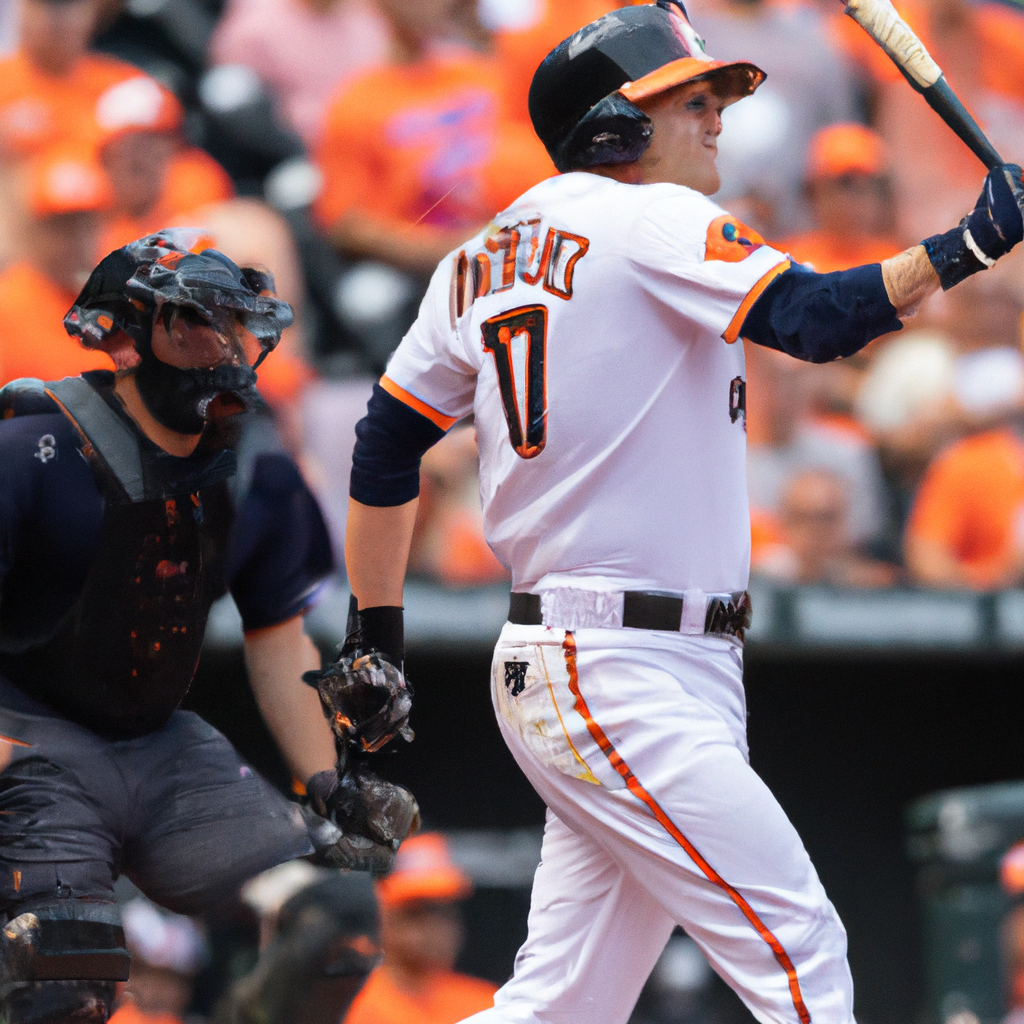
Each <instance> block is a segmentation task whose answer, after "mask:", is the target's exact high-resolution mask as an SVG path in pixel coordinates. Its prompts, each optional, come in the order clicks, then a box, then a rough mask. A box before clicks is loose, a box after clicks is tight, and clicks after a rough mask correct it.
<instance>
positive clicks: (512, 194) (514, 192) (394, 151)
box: [316, 51, 554, 232]
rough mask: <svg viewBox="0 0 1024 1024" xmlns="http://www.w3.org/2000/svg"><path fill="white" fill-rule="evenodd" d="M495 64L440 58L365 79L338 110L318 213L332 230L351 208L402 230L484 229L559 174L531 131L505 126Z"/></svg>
mask: <svg viewBox="0 0 1024 1024" xmlns="http://www.w3.org/2000/svg"><path fill="white" fill-rule="evenodd" d="M501 98H502V97H501V88H500V85H499V83H498V82H497V81H496V80H495V75H494V67H493V64H492V63H491V62H490V61H487V60H484V59H483V58H481V57H478V56H476V55H475V54H471V53H464V52H461V51H459V52H451V51H449V52H444V53H440V52H439V53H435V54H433V55H430V56H428V57H426V58H424V59H423V60H421V61H418V62H416V63H414V64H391V65H388V66H386V67H382V68H379V69H376V70H373V71H369V72H367V73H366V74H364V75H362V76H361V77H359V78H358V79H356V80H355V81H354V82H352V83H351V84H350V85H349V86H347V87H346V88H345V89H344V90H343V91H342V92H341V93H340V94H339V95H338V96H336V97H335V99H334V101H333V102H332V103H331V105H330V108H329V109H328V113H327V119H326V122H325V125H324V131H323V141H322V144H321V147H320V150H319V154H318V161H317V162H318V164H319V166H320V169H321V171H322V172H323V175H324V187H323V190H322V192H321V194H320V197H319V199H318V200H317V204H316V213H317V215H318V216H319V218H320V220H321V222H322V223H323V224H324V226H325V227H327V228H330V227H331V226H333V225H334V224H337V223H338V221H339V220H340V219H341V218H342V217H343V216H344V215H345V214H346V213H348V212H349V211H350V210H359V211H361V212H363V213H366V214H370V215H372V216H375V217H377V218H379V219H381V220H384V221H391V222H392V223H393V224H394V227H395V231H396V232H402V231H412V230H415V228H416V226H417V225H421V224H422V225H424V226H426V227H427V228H428V229H429V228H451V229H461V228H467V229H470V230H477V229H478V228H480V227H482V226H483V225H484V224H486V223H487V222H488V221H489V220H490V219H491V217H492V216H493V215H494V214H495V213H497V212H498V211H499V210H502V209H504V208H505V207H506V206H508V205H509V204H510V203H511V202H512V201H513V200H514V199H517V198H518V197H519V196H520V195H522V193H523V192H525V191H526V190H527V189H528V188H531V187H532V186H533V185H535V184H537V182H539V181H542V180H543V179H544V178H547V177H550V176H551V175H552V174H554V167H553V166H552V164H551V161H550V160H549V159H548V156H547V153H545V151H544V147H543V146H542V145H541V144H540V142H539V141H538V140H537V138H536V136H534V135H533V133H532V132H530V131H527V130H526V129H525V128H524V127H523V126H521V125H518V124H512V123H507V122H506V123H503V121H502V116H501Z"/></svg>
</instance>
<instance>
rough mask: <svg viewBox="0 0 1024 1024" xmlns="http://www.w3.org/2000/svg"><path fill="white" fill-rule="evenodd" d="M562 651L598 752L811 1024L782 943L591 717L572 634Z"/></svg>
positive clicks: (803, 1022) (578, 707)
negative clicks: (762, 950) (754, 944)
mask: <svg viewBox="0 0 1024 1024" xmlns="http://www.w3.org/2000/svg"><path fill="white" fill-rule="evenodd" d="M562 650H563V651H564V652H565V665H566V668H567V669H568V671H569V689H570V691H571V692H572V694H573V696H574V697H575V698H576V704H575V708H576V711H577V712H578V713H579V715H580V716H581V717H582V719H583V721H584V722H585V723H586V725H587V730H588V732H589V733H590V735H591V736H592V737H593V739H594V742H595V743H596V744H597V745H598V746H599V747H600V748H601V751H602V752H603V753H604V756H605V757H607V758H608V761H609V763H610V764H611V766H612V767H613V768H614V769H615V770H616V771H617V772H618V773H619V775H621V776H622V778H623V779H624V780H625V782H626V785H627V787H629V790H630V792H631V793H632V794H633V795H634V796H635V797H637V798H638V799H640V800H642V801H643V802H644V803H645V804H646V805H647V807H648V808H649V809H650V811H651V813H652V814H653V815H654V817H655V818H657V819H658V821H659V822H660V823H661V825H662V827H663V828H664V829H665V831H666V832H668V834H669V835H670V836H671V837H672V838H673V839H674V840H675V841H676V842H677V843H678V844H679V845H680V846H681V847H682V848H683V849H684V850H685V851H686V853H687V855H688V856H689V857H690V859H691V860H692V861H693V862H694V864H696V865H697V867H699V868H700V870H701V871H702V872H703V873H704V876H705V877H706V878H707V879H708V881H709V882H713V883H714V884H715V885H717V886H718V887H719V888H720V889H721V890H722V891H723V892H725V893H726V894H727V895H728V896H729V898H730V899H731V900H732V901H733V903H735V904H736V906H737V907H739V909H740V911H741V913H742V914H743V916H744V917H745V918H746V919H747V920H748V921H749V922H750V923H751V924H752V925H753V926H754V928H755V930H756V931H757V934H758V935H760V936H761V938H762V939H764V941H765V942H766V943H767V945H768V947H769V948H770V949H771V951H772V953H774V954H775V959H776V960H777V961H778V962H779V966H780V967H781V968H782V969H783V970H784V971H785V972H786V977H787V978H788V979H789V991H790V994H791V995H792V997H793V1006H794V1007H795V1009H796V1012H797V1015H798V1016H799V1018H800V1021H801V1024H810V1021H811V1015H810V1013H809V1012H808V1010H807V1006H806V1005H805V1004H804V997H803V994H802V992H801V991H800V980H799V978H797V975H796V968H795V967H794V966H793V961H792V960H791V959H790V957H789V954H788V953H787V952H786V951H785V949H783V948H782V943H781V942H779V940H778V939H777V938H776V937H775V936H774V935H773V934H772V932H771V931H770V930H769V929H768V927H767V926H766V925H765V923H764V922H763V921H762V920H761V919H760V918H759V917H758V916H757V914H756V913H755V912H754V909H753V907H751V905H750V904H749V903H748V902H747V901H746V900H745V899H744V898H743V896H742V895H741V894H740V893H739V892H738V891H737V890H736V889H735V888H734V887H733V886H731V885H730V884H729V883H728V882H727V881H726V880H725V879H724V878H722V876H721V875H720V874H719V873H718V872H717V871H716V870H715V869H714V868H713V867H712V866H711V865H710V864H709V863H708V862H707V861H706V860H705V859H704V858H703V857H702V856H701V854H700V852H699V851H698V850H697V848H696V847H695V846H694V845H693V843H691V842H690V840H689V839H687V838H686V836H684V835H683V833H682V832H680V831H679V829H678V828H677V827H676V825H675V824H674V823H673V821H672V819H671V818H670V817H669V816H668V815H667V814H666V813H665V811H664V809H663V808H662V807H661V805H660V804H659V803H658V801H657V800H655V799H654V797H653V796H651V794H650V793H648V792H647V790H646V789H644V787H643V786H642V785H641V783H640V780H639V779H638V778H637V777H636V776H635V775H634V774H633V772H632V771H631V770H630V767H629V765H628V764H626V762H625V761H624V760H623V759H622V757H621V755H620V754H619V752H618V751H617V750H616V749H615V746H614V744H613V743H612V741H611V740H610V739H608V737H607V735H606V734H605V732H604V730H603V729H602V728H601V726H600V725H598V724H597V722H595V721H594V717H593V715H591V713H590V708H588V707H587V702H586V701H585V700H584V699H583V694H582V693H581V692H580V678H579V671H578V669H577V667H576V638H575V637H574V636H573V635H572V633H570V632H567V633H566V634H565V641H564V643H563V644H562Z"/></svg>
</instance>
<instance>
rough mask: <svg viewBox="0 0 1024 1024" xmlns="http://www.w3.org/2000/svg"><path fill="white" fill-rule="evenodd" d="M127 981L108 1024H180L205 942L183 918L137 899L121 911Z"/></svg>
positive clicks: (189, 920) (193, 923) (190, 996)
mask: <svg viewBox="0 0 1024 1024" xmlns="http://www.w3.org/2000/svg"><path fill="white" fill-rule="evenodd" d="M121 925H122V927H123V928H124V938H125V944H126V945H127V947H128V952H129V953H130V954H131V958H132V960H131V977H130V978H129V979H128V982H127V983H126V984H125V985H123V986H121V991H120V997H121V1004H120V1006H119V1007H118V1009H117V1010H116V1011H115V1012H114V1014H113V1015H112V1016H111V1018H110V1020H111V1024H182V1022H183V1019H184V1014H185V1011H186V1010H187V1009H188V1006H189V1003H191V1001H192V983H193V979H194V978H195V974H196V971H198V970H199V968H200V967H202V965H203V961H204V960H205V959H206V953H207V950H206V939H205V937H204V935H203V933H202V931H201V929H200V928H199V926H198V925H197V924H196V923H195V922H194V921H193V920H192V919H191V918H188V917H183V916H181V915H180V914H172V913H170V912H168V911H166V910H160V909H159V908H158V907H156V906H155V905H154V904H153V903H150V902H149V900H147V899H143V898H139V899H134V900H132V901H131V902H129V903H127V904H125V906H124V907H123V908H122V910H121Z"/></svg>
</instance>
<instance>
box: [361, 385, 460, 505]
mask: <svg viewBox="0 0 1024 1024" xmlns="http://www.w3.org/2000/svg"><path fill="white" fill-rule="evenodd" d="M444 435H445V432H444V431H443V430H442V429H441V428H440V427H439V426H437V424H435V423H432V422H431V421H430V420H429V419H427V417H426V416H424V415H423V414H422V413H418V412H416V410H415V409H411V408H410V407H409V406H408V405H406V404H405V403H404V402H400V401H399V400H398V399H397V398H395V397H393V396H392V395H389V394H388V393H387V392H386V391H385V390H384V389H383V388H382V387H381V386H380V385H379V384H374V386H373V395H372V396H371V398H370V401H369V402H368V403H367V406H366V415H365V416H364V417H363V418H362V419H361V420H360V421H359V423H358V424H357V425H356V447H355V451H353V453H352V477H351V481H350V484H349V494H350V495H351V496H352V497H353V498H355V500H356V501H358V502H360V504H363V505H374V506H378V507H385V506H393V505H404V504H405V503H406V502H408V501H412V499H413V498H415V497H417V496H418V495H419V493H420V459H422V458H423V453H424V452H425V451H426V450H427V449H428V448H431V447H433V446H434V445H435V444H437V442H438V441H440V440H441V438H442V437H444Z"/></svg>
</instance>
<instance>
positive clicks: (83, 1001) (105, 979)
mask: <svg viewBox="0 0 1024 1024" xmlns="http://www.w3.org/2000/svg"><path fill="white" fill-rule="evenodd" d="M19 910H20V913H17V915H16V916H13V917H11V918H10V919H9V920H8V922H7V923H6V924H5V925H4V926H3V929H2V931H0V958H2V959H0V1020H3V1021H4V1024H64V1022H67V1024H102V1022H103V1021H105V1020H106V1019H107V1017H108V1016H109V1015H110V1013H111V1011H112V1009H113V1002H114V987H115V983H116V982H118V981H127V980H128V961H129V957H128V950H127V949H125V944H124V932H123V931H122V930H121V924H120V920H119V917H118V913H117V908H116V907H115V906H113V905H112V904H103V903H86V902H83V901H80V900H59V901H53V902H47V903H42V904H37V905H34V906H31V907H26V908H19Z"/></svg>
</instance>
